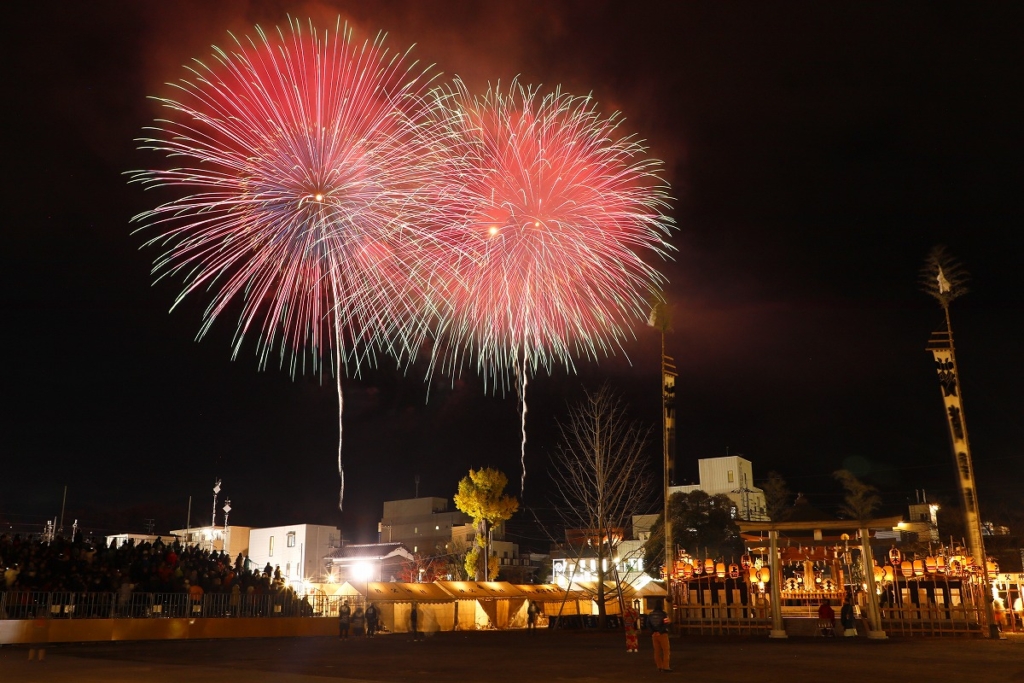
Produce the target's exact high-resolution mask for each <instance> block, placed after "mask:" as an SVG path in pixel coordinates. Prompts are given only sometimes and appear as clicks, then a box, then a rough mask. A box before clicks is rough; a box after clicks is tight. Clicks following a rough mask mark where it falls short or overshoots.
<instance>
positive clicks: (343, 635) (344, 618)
mask: <svg viewBox="0 0 1024 683" xmlns="http://www.w3.org/2000/svg"><path fill="white" fill-rule="evenodd" d="M351 624H352V608H351V607H349V606H348V600H346V601H345V602H344V603H342V605H341V609H339V610H338V638H339V639H341V640H347V639H348V629H349V626H351Z"/></svg>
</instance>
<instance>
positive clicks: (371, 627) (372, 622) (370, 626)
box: [363, 602, 377, 638]
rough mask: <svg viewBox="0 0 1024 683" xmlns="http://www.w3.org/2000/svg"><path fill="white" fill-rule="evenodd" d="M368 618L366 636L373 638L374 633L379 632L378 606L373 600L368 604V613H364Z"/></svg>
mask: <svg viewBox="0 0 1024 683" xmlns="http://www.w3.org/2000/svg"><path fill="white" fill-rule="evenodd" d="M363 616H364V617H365V618H366V637H367V638H373V634H374V633H376V632H377V607H376V605H374V604H373V603H372V602H371V603H370V604H369V606H367V608H366V613H365V614H364V615H363Z"/></svg>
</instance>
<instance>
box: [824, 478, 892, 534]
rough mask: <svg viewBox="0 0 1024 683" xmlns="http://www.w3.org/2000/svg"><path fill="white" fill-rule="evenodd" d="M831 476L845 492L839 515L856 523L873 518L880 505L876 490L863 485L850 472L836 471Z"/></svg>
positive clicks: (879, 497)
mask: <svg viewBox="0 0 1024 683" xmlns="http://www.w3.org/2000/svg"><path fill="white" fill-rule="evenodd" d="M832 476H833V477H835V479H836V481H838V482H839V483H840V484H842V486H843V489H844V490H845V491H846V497H845V498H844V499H843V504H842V505H840V506H839V511H840V512H841V513H843V514H844V515H846V516H847V517H849V518H850V519H854V520H857V521H858V522H867V521H868V520H870V519H871V518H872V517H874V516H875V511H876V510H877V509H878V508H879V507H881V505H882V497H881V496H879V495H878V489H877V488H875V487H874V486H870V485H868V484H865V483H864V482H862V481H861V480H860V479H858V478H857V477H856V475H854V473H853V472H851V471H850V470H836V471H835V472H833V473H832Z"/></svg>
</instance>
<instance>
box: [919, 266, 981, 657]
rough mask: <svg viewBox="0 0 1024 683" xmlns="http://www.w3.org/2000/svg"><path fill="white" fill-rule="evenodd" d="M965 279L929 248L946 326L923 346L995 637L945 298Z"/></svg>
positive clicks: (927, 280) (925, 281) (929, 271)
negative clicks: (931, 358) (935, 385)
mask: <svg viewBox="0 0 1024 683" xmlns="http://www.w3.org/2000/svg"><path fill="white" fill-rule="evenodd" d="M966 283H967V271H965V270H964V268H963V267H962V266H961V265H960V264H959V263H957V262H956V261H955V260H954V259H953V258H952V256H950V254H949V253H948V252H947V251H946V249H945V247H941V246H939V247H935V248H934V249H932V251H931V253H929V254H928V258H927V259H926V261H925V266H924V268H923V269H922V270H921V284H922V286H923V288H924V290H925V291H926V292H927V293H928V294H930V295H932V296H933V297H935V299H936V301H938V302H939V305H941V306H942V311H943V313H944V314H945V318H946V326H945V329H939V330H936V331H935V332H932V336H931V338H930V339H929V340H928V346H927V350H928V351H930V352H931V353H932V356H934V358H935V370H936V372H938V375H939V387H940V389H941V392H942V402H943V407H944V409H945V414H946V424H947V426H948V427H949V440H950V445H951V446H952V448H953V458H954V460H955V462H956V470H957V480H958V481H959V483H960V496H961V502H962V503H963V508H964V526H965V527H966V529H967V538H968V539H969V543H970V548H971V556H972V557H973V558H974V562H975V566H977V567H980V576H981V581H982V586H983V590H984V594H985V596H984V602H985V618H986V621H987V622H988V628H989V636H990V637H992V638H999V637H1000V634H999V627H998V625H997V624H996V622H995V615H994V613H993V608H992V589H991V586H990V585H989V579H988V563H987V559H988V557H987V555H986V554H985V542H984V540H983V539H982V535H981V514H980V512H979V509H978V492H977V491H978V489H977V486H976V484H975V481H974V465H973V461H972V458H971V446H970V443H969V442H968V440H967V418H966V416H965V415H964V404H963V395H962V392H961V390H960V371H959V369H958V368H957V364H956V353H955V352H954V347H953V325H952V323H951V322H950V318H949V304H950V303H951V302H952V301H953V300H954V299H956V298H957V297H959V296H960V295H961V294H964V293H966V292H967V287H966Z"/></svg>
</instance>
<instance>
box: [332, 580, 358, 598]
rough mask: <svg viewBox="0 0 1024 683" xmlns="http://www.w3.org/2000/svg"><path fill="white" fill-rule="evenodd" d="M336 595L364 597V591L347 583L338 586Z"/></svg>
mask: <svg viewBox="0 0 1024 683" xmlns="http://www.w3.org/2000/svg"><path fill="white" fill-rule="evenodd" d="M334 595H363V591H361V590H359V589H358V588H356V587H355V586H353V585H352V584H351V583H349V582H348V581H346V582H345V583H343V584H341V585H340V586H338V589H337V590H336V591H334Z"/></svg>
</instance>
